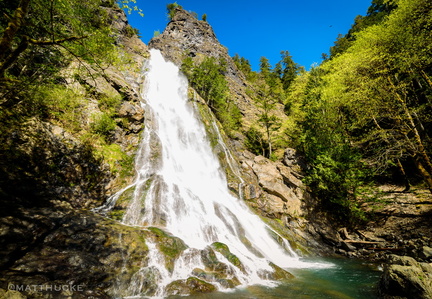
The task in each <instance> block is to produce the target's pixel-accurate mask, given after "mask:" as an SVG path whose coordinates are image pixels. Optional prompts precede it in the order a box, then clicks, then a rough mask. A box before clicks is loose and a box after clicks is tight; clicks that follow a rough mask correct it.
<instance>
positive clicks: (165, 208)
mask: <svg viewBox="0 0 432 299" xmlns="http://www.w3.org/2000/svg"><path fill="white" fill-rule="evenodd" d="M150 52H151V59H150V60H149V63H148V65H147V70H146V80H145V88H144V90H143V97H144V99H145V101H146V107H145V109H146V111H147V117H146V128H145V132H144V137H143V141H142V145H141V148H140V150H139V153H138V157H137V161H136V165H137V171H138V176H137V180H136V181H135V182H134V184H133V185H131V186H129V187H128V188H135V190H134V197H133V199H132V201H131V203H130V205H129V207H128V209H127V211H126V213H125V215H124V218H123V222H124V223H125V224H128V225H135V226H143V227H145V226H157V227H161V228H162V229H163V230H165V231H167V232H169V233H170V234H172V235H174V236H176V237H179V238H181V239H182V240H183V241H184V242H185V243H186V244H187V246H189V249H188V250H186V251H185V252H184V253H183V255H182V256H181V257H180V258H179V259H178V260H177V262H176V264H175V267H174V271H173V272H172V273H169V272H168V271H167V270H166V269H164V268H163V264H164V263H163V256H161V254H160V253H158V252H157V249H156V247H155V246H154V245H152V244H150V246H149V247H150V249H151V250H150V255H151V256H150V258H149V261H150V263H149V265H148V266H147V267H146V268H145V269H142V270H141V271H140V273H137V275H136V276H137V277H140V276H143V275H144V274H145V273H148V271H149V270H151V269H158V275H159V276H161V279H160V281H159V290H158V292H157V293H156V295H158V296H162V295H163V287H164V286H166V285H167V284H168V283H169V282H171V281H174V280H177V279H186V278H187V277H189V276H190V275H191V272H192V270H193V269H194V268H201V269H204V266H203V265H202V262H201V261H200V258H199V252H200V250H201V249H204V248H205V247H206V246H208V245H210V244H212V243H214V242H222V243H224V244H226V245H228V247H229V249H230V251H231V252H232V253H233V254H235V255H236V256H237V257H238V258H239V259H240V261H241V262H242V264H243V265H244V268H245V269H246V271H245V272H246V273H244V272H242V271H240V270H239V269H238V268H236V267H234V266H230V268H231V270H232V271H233V272H234V273H235V275H236V276H237V278H238V279H239V280H240V282H241V283H242V285H251V284H267V285H272V284H273V282H270V281H268V280H265V279H263V278H262V277H263V275H262V273H264V272H266V271H271V272H272V271H273V270H272V268H271V267H270V266H269V262H273V263H274V264H276V265H278V266H280V267H284V268H296V267H305V266H308V265H307V264H306V263H304V262H301V261H299V258H298V257H297V256H295V254H294V253H293V251H292V250H291V249H290V248H288V250H286V249H284V248H283V247H281V246H280V245H279V244H278V243H277V242H276V241H275V240H274V239H273V238H272V237H271V236H270V234H269V233H268V230H269V228H268V227H267V226H266V225H265V224H264V223H263V222H262V221H261V219H260V218H259V217H258V216H256V215H254V214H253V213H252V212H251V211H250V210H249V208H248V207H247V206H246V205H245V204H244V203H243V201H242V200H239V199H238V198H236V197H234V196H232V195H231V193H230V192H229V190H228V188H227V180H226V177H225V173H224V171H223V169H221V166H220V163H219V161H218V158H217V157H216V155H215V154H214V153H213V151H212V148H211V146H210V142H209V140H208V138H207V136H206V131H205V128H204V125H203V124H202V123H201V122H200V120H199V117H197V115H196V112H195V111H194V109H193V105H191V103H188V97H187V86H188V85H187V80H186V78H185V77H184V76H183V75H182V74H181V73H180V72H179V69H178V67H176V66H175V65H174V64H172V63H170V62H166V61H165V60H164V58H163V57H162V55H161V53H160V52H159V51H158V50H151V51H150ZM218 133H219V132H218ZM220 139H221V138H220ZM224 150H225V151H227V153H226V155H227V159H228V163H231V161H230V159H231V158H232V156H231V154H230V153H229V151H228V149H227V148H226V146H225V145H224ZM230 167H231V168H233V167H232V165H231V164H230ZM128 188H126V189H128ZM126 189H124V190H126ZM124 190H122V191H124ZM115 200H116V199H113V201H112V202H109V203H108V205H107V206H106V207H105V208H110V207H112V206H113V205H114V204H115ZM285 246H289V245H287V244H285ZM217 256H218V259H219V260H220V261H222V262H225V263H226V264H230V262H229V261H228V260H226V259H225V258H224V257H223V256H222V255H220V254H219V253H217ZM260 274H261V275H260ZM141 279H145V278H141ZM141 284H142V283H140V281H139V279H137V281H135V282H134V283H133V285H131V286H129V288H130V294H131V295H137V294H139V289H140V285H141ZM134 286H136V287H134ZM219 287H220V288H221V286H220V285H219Z"/></svg>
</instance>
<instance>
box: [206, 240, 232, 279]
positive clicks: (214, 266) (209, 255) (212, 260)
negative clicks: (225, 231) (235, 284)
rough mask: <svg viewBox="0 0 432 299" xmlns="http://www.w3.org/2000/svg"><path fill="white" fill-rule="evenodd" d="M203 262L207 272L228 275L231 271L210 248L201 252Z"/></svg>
mask: <svg viewBox="0 0 432 299" xmlns="http://www.w3.org/2000/svg"><path fill="white" fill-rule="evenodd" d="M201 261H202V262H203V264H204V266H205V269H206V270H207V271H215V272H221V273H226V272H227V271H228V270H229V267H228V265H226V264H225V263H222V262H220V261H219V260H218V259H217V257H216V254H215V252H214V251H213V249H212V248H211V247H210V246H207V247H206V248H204V249H203V250H202V251H201Z"/></svg>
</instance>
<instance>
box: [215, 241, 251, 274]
mask: <svg viewBox="0 0 432 299" xmlns="http://www.w3.org/2000/svg"><path fill="white" fill-rule="evenodd" d="M211 247H212V248H213V249H214V250H216V251H217V252H219V253H220V254H222V255H223V256H224V257H225V258H226V259H227V260H228V261H230V263H231V264H233V265H234V266H236V267H237V268H239V269H240V270H242V271H243V272H244V271H245V270H244V266H243V264H242V263H241V261H240V259H239V258H238V257H237V256H236V255H235V254H232V253H231V251H230V250H229V247H228V246H227V245H225V244H224V243H220V242H215V243H213V244H212V245H211Z"/></svg>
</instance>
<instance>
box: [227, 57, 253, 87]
mask: <svg viewBox="0 0 432 299" xmlns="http://www.w3.org/2000/svg"><path fill="white" fill-rule="evenodd" d="M232 59H233V61H234V63H235V64H236V66H237V68H238V69H239V70H240V71H241V72H242V73H243V74H244V75H245V77H246V79H247V80H250V81H252V80H253V78H254V75H255V73H254V72H253V71H252V67H251V64H250V62H249V60H247V59H246V58H244V57H240V55H238V54H235V55H234V56H233V57H232Z"/></svg>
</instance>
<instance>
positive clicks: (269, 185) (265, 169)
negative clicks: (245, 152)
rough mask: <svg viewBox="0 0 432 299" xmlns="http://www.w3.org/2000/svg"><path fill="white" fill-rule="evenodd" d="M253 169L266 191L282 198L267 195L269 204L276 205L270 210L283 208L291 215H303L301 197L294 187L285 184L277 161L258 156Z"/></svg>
mask: <svg viewBox="0 0 432 299" xmlns="http://www.w3.org/2000/svg"><path fill="white" fill-rule="evenodd" d="M252 169H253V171H254V172H255V174H256V176H257V177H258V182H259V184H260V186H261V187H262V188H263V189H264V191H266V192H267V193H268V194H269V195H272V196H275V197H278V198H279V199H280V200H277V199H276V198H274V197H272V196H267V198H268V199H269V202H268V204H269V205H270V206H271V205H272V203H274V207H271V208H270V210H275V211H281V210H283V211H284V212H286V213H287V214H290V215H291V216H299V215H302V210H301V208H300V207H301V201H300V199H299V198H298V197H297V195H296V194H295V193H294V191H293V189H291V188H290V187H288V186H287V185H285V183H284V179H283V176H282V175H281V173H280V171H279V169H278V167H277V166H276V164H275V163H273V162H272V161H270V160H269V159H267V158H265V157H263V156H256V157H255V159H254V163H253V165H252ZM281 200H282V201H283V202H285V203H286V204H285V206H286V210H285V209H284V208H283V206H282V203H281Z"/></svg>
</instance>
